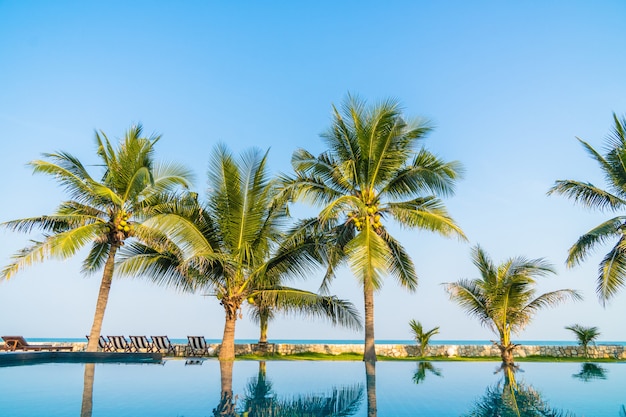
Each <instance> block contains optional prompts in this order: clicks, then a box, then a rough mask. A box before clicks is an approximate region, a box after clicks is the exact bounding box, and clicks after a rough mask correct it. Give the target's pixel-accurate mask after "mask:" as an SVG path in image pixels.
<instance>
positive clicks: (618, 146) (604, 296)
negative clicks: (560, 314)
mask: <svg viewBox="0 0 626 417" xmlns="http://www.w3.org/2000/svg"><path fill="white" fill-rule="evenodd" d="M613 121H614V127H613V131H612V132H611V134H610V135H609V136H608V138H607V141H606V152H605V154H604V155H601V154H600V152H598V151H596V150H595V149H594V148H593V147H592V146H591V145H589V144H588V143H587V142H585V141H583V140H582V139H578V140H579V141H580V143H581V144H582V145H583V147H584V148H585V151H587V153H588V154H589V155H590V156H591V158H593V159H594V160H595V161H596V162H597V163H598V164H599V165H600V169H601V170H602V172H603V174H604V178H605V179H606V181H607V187H606V189H602V188H600V187H597V186H595V185H593V184H591V183H589V182H582V181H575V180H559V181H556V182H555V185H554V186H553V187H552V188H551V189H550V190H549V191H548V195H550V194H560V195H564V196H565V197H568V198H570V199H572V200H574V202H575V203H578V204H581V205H583V206H585V207H588V208H592V209H597V210H608V211H612V212H617V211H620V210H621V211H624V210H626V117H622V118H621V119H619V118H618V117H617V116H616V115H615V114H613ZM611 240H613V241H616V243H615V246H613V248H612V249H611V250H610V251H609V253H607V254H606V255H605V256H604V258H603V259H602V261H601V262H600V267H599V268H598V277H597V288H596V292H597V294H598V297H599V298H600V301H601V302H602V303H603V304H604V303H606V301H608V300H609V299H610V298H611V297H613V296H615V294H617V292H618V291H619V290H620V289H621V288H623V287H624V286H625V285H626V215H619V216H616V217H613V218H612V219H609V220H607V221H605V222H603V223H601V224H600V225H598V226H596V227H594V228H593V229H591V230H590V231H588V232H587V233H585V234H584V235H582V236H581V237H579V238H578V241H577V242H576V243H574V245H572V247H571V248H570V249H569V254H568V256H567V266H568V267H570V268H571V267H574V266H576V265H578V264H580V263H581V262H583V261H584V260H585V259H586V258H587V257H588V256H589V254H591V253H592V252H593V251H594V249H595V248H596V247H598V246H600V245H603V244H605V243H607V242H609V241H611Z"/></svg>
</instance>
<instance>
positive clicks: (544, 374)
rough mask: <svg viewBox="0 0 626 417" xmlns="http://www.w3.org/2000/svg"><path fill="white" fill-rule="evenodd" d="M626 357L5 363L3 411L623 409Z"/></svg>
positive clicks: (176, 414) (474, 412) (561, 412)
mask: <svg viewBox="0 0 626 417" xmlns="http://www.w3.org/2000/svg"><path fill="white" fill-rule="evenodd" d="M624 404H626V364H624V363H602V364H596V363H522V364H521V366H520V369H519V370H517V371H516V372H512V371H511V370H500V369H499V364H498V363H496V362H406V361H402V362H378V363H376V365H375V366H367V365H366V364H364V363H362V362H356V361H339V362H335V361H332V362H330V361H328V362H327V361H268V362H259V361H236V362H234V363H233V362H230V363H220V362H219V361H217V360H215V359H207V360H195V361H194V360H189V361H186V360H184V359H177V360H166V361H164V362H162V363H160V364H147V363H144V364H131V363H123V364H122V363H95V364H94V363H90V364H83V363H39V364H33V365H23V366H11V367H0V415H2V416H4V415H6V416H16V417H26V416H81V417H82V416H84V417H87V416H94V417H99V416H116V417H122V416H167V417H183V416H185V417H191V416H233V417H234V416H239V417H244V416H246V417H253V416H263V417H265V416H273V417H280V416H285V417H286V416H289V417H293V416H307V417H314V416H320V417H321V416H368V417H373V416H380V417H387V416H394V417H396V416H399V417H403V416H496V415H498V416H509V415H510V416H516V415H520V416H527V417H530V416H612V417H626V409H625V408H624Z"/></svg>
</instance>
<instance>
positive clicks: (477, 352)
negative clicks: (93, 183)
mask: <svg viewBox="0 0 626 417" xmlns="http://www.w3.org/2000/svg"><path fill="white" fill-rule="evenodd" d="M59 345H71V346H73V347H74V349H73V350H74V351H75V352H80V351H84V350H85V348H86V346H87V344H86V343H67V344H62V343H59ZM176 346H177V351H178V354H179V356H185V346H186V345H182V344H179V345H176ZM219 347H220V345H219V344H217V343H211V344H209V351H210V352H211V355H212V356H217V352H218V351H219ZM264 348H265V350H266V352H267V353H274V354H281V355H293V354H298V353H309V352H310V353H325V354H329V355H339V354H341V353H356V354H363V345H362V344H346V345H342V344H283V343H268V344H267V345H266V346H265V347H264ZM418 351H419V349H418V347H417V346H416V345H391V344H389V345H379V344H377V345H376V353H377V354H378V355H380V356H388V357H393V358H404V357H417V356H419V355H418ZM259 352H260V349H259V345H257V344H237V345H235V355H245V354H254V353H259ZM514 355H515V356H516V357H520V358H523V357H526V356H553V357H562V358H566V357H567V358H570V357H580V358H582V357H584V356H585V355H584V352H583V349H582V347H580V346H578V345H571V346H537V345H528V346H527V345H522V346H518V347H517V349H515V352H514ZM426 356H440V357H471V358H480V357H490V356H491V357H498V356H500V351H499V349H498V348H497V347H496V346H494V345H430V346H428V347H427V349H426ZM588 357H589V358H593V359H597V358H607V359H608V358H610V359H622V360H624V359H626V346H619V345H597V346H589V348H588Z"/></svg>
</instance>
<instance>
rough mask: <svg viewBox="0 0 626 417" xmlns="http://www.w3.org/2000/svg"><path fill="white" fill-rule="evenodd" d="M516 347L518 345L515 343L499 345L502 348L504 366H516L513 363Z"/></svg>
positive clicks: (501, 355)
mask: <svg viewBox="0 0 626 417" xmlns="http://www.w3.org/2000/svg"><path fill="white" fill-rule="evenodd" d="M516 347H517V345H516V344H513V343H509V344H507V345H498V348H500V358H502V364H503V365H504V366H513V365H515V363H514V361H513V350H515V348H516Z"/></svg>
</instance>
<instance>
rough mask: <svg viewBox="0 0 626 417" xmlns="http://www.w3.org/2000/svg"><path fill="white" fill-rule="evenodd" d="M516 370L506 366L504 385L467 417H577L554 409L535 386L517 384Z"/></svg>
mask: <svg viewBox="0 0 626 417" xmlns="http://www.w3.org/2000/svg"><path fill="white" fill-rule="evenodd" d="M517 370H518V368H517V367H514V366H506V365H503V366H502V367H501V368H500V369H499V370H498V371H502V372H503V373H504V384H503V385H501V383H500V382H499V383H498V384H496V385H495V386H491V387H488V388H487V392H486V393H485V395H484V396H483V397H482V398H480V399H479V400H477V401H476V403H475V404H474V408H473V409H472V410H471V411H470V412H469V413H467V414H465V415H464V417H491V416H499V417H575V415H574V414H573V413H570V412H568V411H563V410H558V409H553V408H550V406H549V405H548V403H547V401H546V400H544V399H543V398H542V396H541V393H539V392H538V391H537V390H535V389H534V388H533V387H532V386H531V385H526V384H523V383H519V384H518V383H517V382H516V380H515V372H516V371H517Z"/></svg>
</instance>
